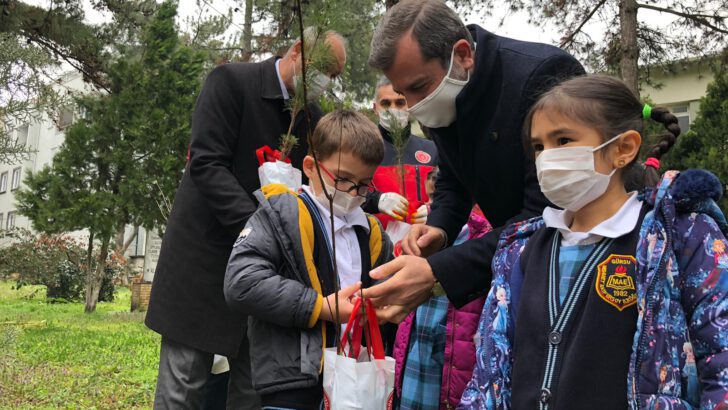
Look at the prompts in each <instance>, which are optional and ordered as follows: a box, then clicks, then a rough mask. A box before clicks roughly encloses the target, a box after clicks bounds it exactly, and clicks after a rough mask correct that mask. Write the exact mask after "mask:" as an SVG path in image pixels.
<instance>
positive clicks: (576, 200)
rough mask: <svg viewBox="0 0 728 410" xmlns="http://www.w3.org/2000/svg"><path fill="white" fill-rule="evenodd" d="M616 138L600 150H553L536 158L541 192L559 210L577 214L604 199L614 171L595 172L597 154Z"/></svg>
mask: <svg viewBox="0 0 728 410" xmlns="http://www.w3.org/2000/svg"><path fill="white" fill-rule="evenodd" d="M620 136H622V134H619V135H617V136H615V137H614V138H612V139H610V140H609V141H607V142H605V143H604V144H602V145H599V146H598V147H565V148H552V149H547V150H544V151H543V152H541V154H539V155H538V157H537V158H536V174H537V176H538V183H539V185H540V186H541V192H543V194H544V195H545V196H546V198H548V200H549V201H551V202H553V203H554V204H555V205H556V206H559V207H561V208H564V209H566V210H568V211H571V212H576V211H578V210H579V209H581V208H583V207H584V205H586V204H588V203H590V202H592V201H594V200H595V199H597V198H599V197H600V196H602V195H604V193H605V192H606V191H607V187H608V186H609V181H610V179H611V178H612V175H614V173H615V172H616V171H617V169H616V168H615V169H614V170H612V172H611V173H610V174H609V175H604V174H602V173H599V172H597V171H596V169H594V153H595V152H597V151H599V150H600V149H602V148H604V147H606V146H607V145H609V144H611V143H612V142H614V141H616V140H617V139H618V138H619V137H620Z"/></svg>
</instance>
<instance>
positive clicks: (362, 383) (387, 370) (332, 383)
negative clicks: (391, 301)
mask: <svg viewBox="0 0 728 410" xmlns="http://www.w3.org/2000/svg"><path fill="white" fill-rule="evenodd" d="M367 302H369V301H368V300H367ZM360 307H361V299H358V300H357V302H356V303H355V304H354V311H353V312H354V313H352V317H351V318H350V319H349V323H348V324H347V327H346V332H345V334H347V333H349V330H354V331H353V332H352V337H351V340H352V343H351V347H350V349H353V350H354V353H353V354H354V355H355V354H356V353H357V351H359V347H360V346H361V329H362V327H361V326H360V324H359V322H360V316H359V315H358V314H357V312H358V311H359V310H360ZM366 314H367V316H368V317H369V318H370V319H369V320H368V321H367V329H368V330H369V335H370V338H369V340H371V343H370V344H371V346H367V348H365V349H362V350H361V351H359V352H358V353H359V354H358V356H357V357H358V360H357V359H354V358H353V357H347V356H343V355H338V354H337V353H336V348H335V347H331V348H327V349H326V350H325V351H324V383H323V384H324V409H326V410H385V409H386V410H390V409H392V400H393V398H394V366H395V361H394V359H393V358H391V357H389V356H386V357H385V356H384V348H383V346H382V336H381V334H380V333H379V325H378V322H377V320H376V314H375V313H374V308H373V307H372V305H371V303H366ZM357 329H359V336H358V337H357V336H356V335H355V332H356V330H357ZM365 331H366V330H365ZM345 344H346V342H345V340H342V346H344V345H345ZM370 359H371V360H370Z"/></svg>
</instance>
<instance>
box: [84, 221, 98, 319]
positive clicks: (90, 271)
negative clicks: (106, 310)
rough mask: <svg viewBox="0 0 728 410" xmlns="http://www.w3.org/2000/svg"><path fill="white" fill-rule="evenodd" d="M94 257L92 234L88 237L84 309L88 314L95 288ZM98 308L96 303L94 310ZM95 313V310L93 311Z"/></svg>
mask: <svg viewBox="0 0 728 410" xmlns="http://www.w3.org/2000/svg"><path fill="white" fill-rule="evenodd" d="M93 257H94V234H93V232H91V233H90V234H89V235H88V246H87V247H86V263H85V265H86V269H85V271H86V272H85V274H86V296H85V302H86V306H85V308H84V311H85V312H86V313H89V312H90V311H89V302H90V301H91V299H92V298H91V289H92V288H93V285H92V283H93V272H94V264H93ZM95 308H96V304H95V303H94V309H95ZM91 311H93V310H91Z"/></svg>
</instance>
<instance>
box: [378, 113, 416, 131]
mask: <svg viewBox="0 0 728 410" xmlns="http://www.w3.org/2000/svg"><path fill="white" fill-rule="evenodd" d="M393 124H398V125H399V128H405V127H406V126H407V125H408V124H409V112H407V111H404V110H398V109H396V108H387V109H386V110H381V111H379V125H381V126H382V128H384V129H385V130H387V131H389V132H391V131H392V125H393Z"/></svg>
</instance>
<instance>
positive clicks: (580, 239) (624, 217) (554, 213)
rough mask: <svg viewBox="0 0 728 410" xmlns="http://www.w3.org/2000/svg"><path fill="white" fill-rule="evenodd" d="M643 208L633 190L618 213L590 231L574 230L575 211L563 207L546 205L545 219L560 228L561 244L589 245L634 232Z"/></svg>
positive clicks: (547, 224)
mask: <svg viewBox="0 0 728 410" xmlns="http://www.w3.org/2000/svg"><path fill="white" fill-rule="evenodd" d="M641 210H642V201H640V200H639V199H637V192H632V193H630V196H629V198H628V199H627V201H626V202H625V203H624V204H623V205H622V207H621V208H619V211H617V213H616V214H614V215H612V216H611V217H610V218H609V219H607V220H606V221H603V222H602V223H600V224H599V225H597V226H595V227H594V228H592V229H591V230H590V231H589V232H572V231H571V229H569V225H570V224H571V221H572V220H573V219H574V213H573V212H569V211H566V210H562V209H556V208H551V207H546V209H544V211H543V221H544V224H545V225H546V226H547V227H549V228H556V229H558V230H559V232H560V233H561V246H573V245H589V244H592V243H596V242H598V241H599V240H601V239H602V238H619V237H620V236H622V235H626V234H628V233H630V232H632V230H633V229H634V228H635V226H637V222H638V221H639V219H640V211H641Z"/></svg>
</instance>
